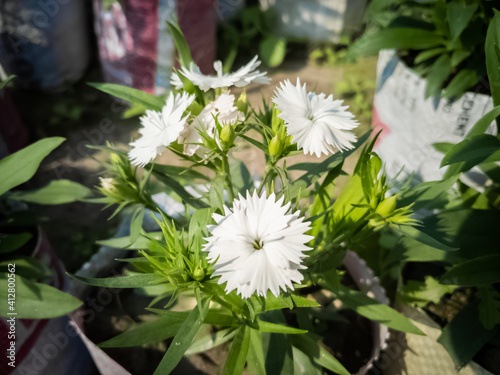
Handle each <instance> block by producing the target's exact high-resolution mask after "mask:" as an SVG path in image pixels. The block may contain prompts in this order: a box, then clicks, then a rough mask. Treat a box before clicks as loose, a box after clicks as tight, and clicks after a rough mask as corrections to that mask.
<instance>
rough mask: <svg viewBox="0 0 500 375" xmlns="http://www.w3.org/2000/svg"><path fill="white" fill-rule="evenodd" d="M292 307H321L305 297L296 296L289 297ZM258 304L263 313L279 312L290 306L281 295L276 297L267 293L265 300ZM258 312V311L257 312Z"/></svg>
mask: <svg viewBox="0 0 500 375" xmlns="http://www.w3.org/2000/svg"><path fill="white" fill-rule="evenodd" d="M289 297H290V299H291V301H292V304H293V305H292V306H293V307H319V306H321V305H320V304H319V303H317V302H316V301H311V300H310V299H307V298H305V297H301V296H299V295H296V294H290V295H289ZM260 302H261V303H262V309H263V311H271V310H281V309H285V308H290V305H289V304H288V303H287V302H286V301H285V298H283V296H282V295H280V296H278V297H276V296H275V295H274V294H272V293H271V292H267V296H266V298H261V299H260ZM258 312H260V311H258Z"/></svg>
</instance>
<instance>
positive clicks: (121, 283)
mask: <svg viewBox="0 0 500 375" xmlns="http://www.w3.org/2000/svg"><path fill="white" fill-rule="evenodd" d="M68 276H69V277H71V278H73V279H75V280H79V281H81V282H82V283H85V284H87V285H93V286H101V287H105V288H138V287H143V286H149V285H154V284H155V282H157V281H159V280H162V279H164V278H165V276H162V275H159V274H156V273H145V274H138V275H131V276H120V277H108V278H102V279H98V278H92V277H82V276H77V275H72V274H70V273H68Z"/></svg>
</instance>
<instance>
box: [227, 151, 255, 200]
mask: <svg viewBox="0 0 500 375" xmlns="http://www.w3.org/2000/svg"><path fill="white" fill-rule="evenodd" d="M229 167H230V171H231V177H232V182H233V188H234V189H236V191H237V192H239V193H241V194H243V195H245V194H246V191H247V190H248V191H252V189H254V186H255V185H254V182H253V179H252V176H251V175H250V171H249V170H248V168H247V166H246V165H245V163H243V162H242V161H241V160H238V159H232V160H230V162H229Z"/></svg>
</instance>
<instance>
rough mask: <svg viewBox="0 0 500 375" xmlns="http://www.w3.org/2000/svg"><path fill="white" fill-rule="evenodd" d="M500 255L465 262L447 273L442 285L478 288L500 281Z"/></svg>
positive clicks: (442, 279)
mask: <svg viewBox="0 0 500 375" xmlns="http://www.w3.org/2000/svg"><path fill="white" fill-rule="evenodd" d="M499 269H500V254H494V255H487V256H481V257H478V258H475V259H472V260H468V261H465V262H463V263H460V264H457V265H456V266H454V267H452V268H451V269H450V270H449V271H448V272H446V273H445V274H444V275H443V277H442V278H441V280H440V281H439V282H440V283H441V284H446V285H460V286H477V285H486V284H493V283H496V282H499V281H500V272H498V270H499Z"/></svg>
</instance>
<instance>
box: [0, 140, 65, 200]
mask: <svg viewBox="0 0 500 375" xmlns="http://www.w3.org/2000/svg"><path fill="white" fill-rule="evenodd" d="M63 142H64V138H61V137H52V138H45V139H42V140H40V141H38V142H36V143H34V144H32V145H30V146H27V147H25V148H23V149H22V150H19V151H17V152H15V153H14V154H12V155H9V156H7V157H5V158H3V159H2V160H0V175H1V176H2V179H1V180H0V195H3V194H4V193H6V192H7V191H9V190H10V189H12V188H14V187H16V186H18V185H21V184H22V183H24V182H26V181H28V180H29V179H30V178H31V177H33V175H34V174H35V172H36V170H37V169H38V166H39V165H40V163H41V162H42V160H43V159H44V158H45V157H46V156H47V155H48V154H50V153H51V152H52V150H54V149H55V148H57V147H58V146H59V145H60V144H61V143H63Z"/></svg>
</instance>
